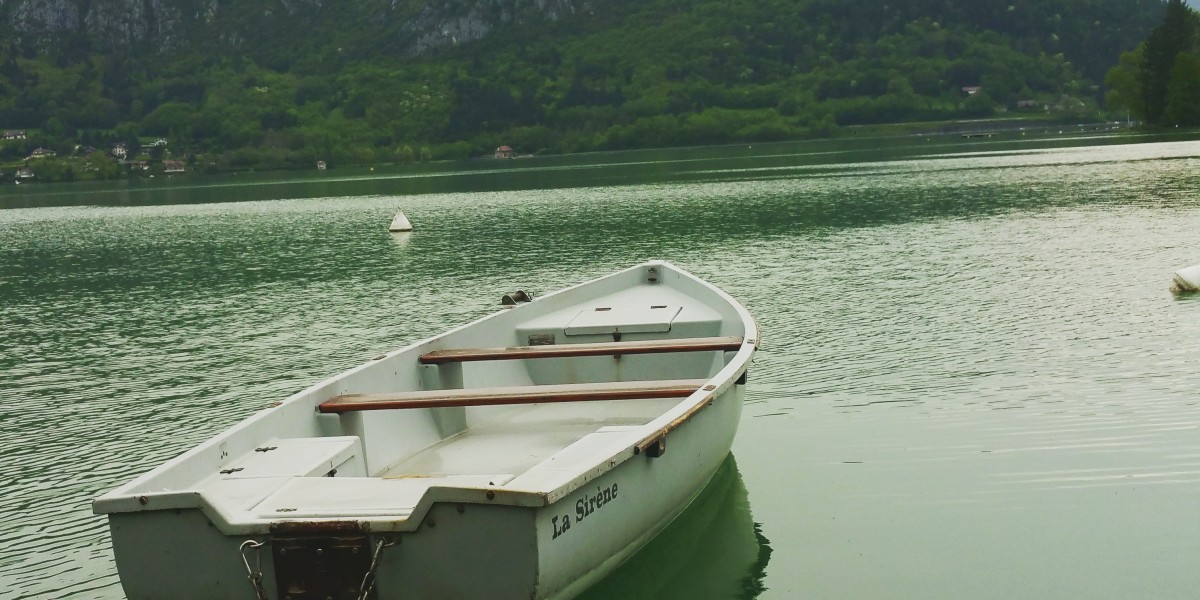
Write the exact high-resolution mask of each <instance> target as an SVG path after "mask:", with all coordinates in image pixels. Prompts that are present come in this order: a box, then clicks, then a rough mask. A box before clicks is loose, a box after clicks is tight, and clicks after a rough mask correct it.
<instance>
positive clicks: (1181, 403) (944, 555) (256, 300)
mask: <svg viewBox="0 0 1200 600" xmlns="http://www.w3.org/2000/svg"><path fill="white" fill-rule="evenodd" d="M0 207H5V209H3V210H0V400H2V405H3V409H2V410H0V448H3V457H4V460H3V461H0V482H2V483H0V599H2V600H15V599H18V598H39V599H41V598H85V599H89V598H99V599H119V598H123V595H122V593H121V589H120V585H119V582H118V580H117V576H116V572H115V567H114V564H113V562H112V558H111V553H110V549H109V542H108V537H107V524H106V522H105V520H104V519H103V518H102V517H96V516H93V515H92V514H91V510H90V502H91V500H92V498H94V497H95V496H97V495H98V494H100V493H102V492H103V491H106V490H108V489H110V488H112V487H114V486H115V485H117V484H119V483H122V482H124V481H127V480H128V479H130V478H132V477H134V476H135V475H137V474H139V473H142V472H144V471H146V470H148V469H150V468H151V467H153V466H155V465H157V464H158V463H160V462H162V461H164V460H166V459H168V458H171V457H173V456H175V455H177V454H179V453H181V452H183V451H184V450H186V449H187V448H189V447H191V446H192V445H194V444H196V443H198V442H200V441H202V440H204V439H206V438H208V437H210V436H211V435H213V434H214V433H216V432H218V431H220V430H222V429H224V428H226V427H228V426H229V425H232V424H234V423H236V422H238V421H239V420H241V419H242V418H244V417H245V416H247V415H249V414H251V413H252V412H254V411H255V410H257V409H259V408H260V407H261V406H263V405H264V404H266V403H268V402H271V401H274V400H278V399H281V398H282V397H284V396H286V395H288V394H290V393H292V392H294V391H297V390H299V389H301V388H303V387H306V386H307V385H309V384H311V383H313V382H315V381H317V380H319V379H322V378H324V377H326V376H328V375H331V374H334V373H336V372H339V371H341V370H343V369H345V368H348V367H351V366H354V365H357V364H359V363H362V362H364V361H366V360H368V359H369V358H371V357H373V356H377V355H379V354H381V353H383V352H384V351H387V350H391V349H394V348H397V347H399V346H402V345H405V344H407V343H410V342H412V341H415V340H418V339H420V338H423V337H427V336H429V335H433V334H435V333H437V332H440V331H442V330H443V329H445V328H446V327H448V326H450V325H455V324H459V323H462V322H464V321H466V320H468V319H473V318H476V317H479V316H482V315H484V314H487V313H489V312H491V311H493V310H495V309H496V305H497V303H498V300H499V298H500V296H501V295H502V294H504V293H506V292H511V291H513V290H516V289H526V290H530V291H532V292H533V293H534V295H535V296H536V295H539V294H541V293H544V292H548V291H552V290H555V289H558V288H561V287H564V286H566V285H569V284H574V283H578V282H581V281H584V280H586V279H590V278H592V277H595V276H599V275H601V274H605V273H608V272H610V271H613V270H616V269H619V268H623V267H626V266H630V265H632V264H635V263H637V262H640V261H643V260H646V259H650V258H662V259H666V260H670V261H672V262H675V263H676V264H679V265H680V266H682V267H684V268H686V269H688V270H690V271H692V272H693V273H695V274H697V275H699V276H701V277H704V278H706V279H708V280H710V281H712V282H713V283H715V284H717V285H718V286H720V287H722V288H723V289H725V290H726V291H728V292H729V293H731V294H732V295H733V296H735V297H737V298H738V299H740V300H741V301H742V302H743V303H744V304H745V305H746V306H747V307H748V308H749V309H750V311H751V312H752V313H753V314H754V315H755V316H756V318H757V319H758V320H759V325H760V327H761V330H762V334H763V339H764V342H763V344H762V348H761V351H760V352H759V354H758V356H757V357H756V359H755V363H754V366H753V367H752V369H751V372H750V379H749V382H750V385H749V388H748V398H749V400H748V401H749V404H748V405H747V407H746V410H745V411H744V414H743V420H742V423H741V425H740V429H739V432H738V437H737V440H736V442H735V444H734V450H733V457H732V458H731V459H730V460H729V461H728V462H727V463H726V465H725V466H724V467H723V468H722V470H721V471H720V472H719V474H718V476H717V477H716V478H715V479H714V482H713V484H712V485H711V486H710V488H709V489H708V490H706V492H705V493H704V494H703V495H702V497H701V498H699V499H698V500H697V502H696V503H695V504H693V506H692V507H691V508H690V509H689V510H688V511H687V512H686V513H685V514H684V515H683V516H682V517H681V518H680V520H679V521H677V522H676V523H675V524H673V525H672V527H671V528H670V529H669V530H668V531H667V532H666V533H665V534H664V535H662V536H660V537H659V538H658V539H656V540H655V541H654V542H653V543H652V545H651V546H649V547H647V548H646V549H645V550H644V551H643V552H642V553H640V554H639V555H638V556H636V557H635V558H634V559H632V560H631V561H630V562H629V563H627V564H626V565H625V566H624V567H623V568H622V569H621V570H619V571H618V572H617V573H615V574H614V575H613V576H611V577H609V578H608V579H607V580H605V581H604V582H602V583H601V584H599V586H598V587H597V588H595V589H593V590H592V591H590V592H589V593H588V594H587V597H588V598H589V599H591V600H597V599H600V598H646V599H649V598H655V599H663V598H681V599H683V598H688V599H691V598H716V599H733V598H763V599H785V598H895V599H914V600H916V599H922V600H924V599H929V598H996V599H1010V598H1045V599H1060V598H1061V599H1066V598H1090V599H1097V598H1114V599H1116V598H1119V599H1128V598H1155V599H1163V598H1195V597H1197V595H1198V594H1200V395H1198V394H1197V389H1198V388H1200V375H1198V373H1197V367H1196V365H1197V359H1198V358H1200V299H1196V298H1192V297H1187V296H1173V295H1172V294H1171V293H1169V291H1168V287H1169V284H1170V279H1171V275H1172V273H1173V272H1174V271H1175V270H1177V269H1179V268H1182V267H1186V266H1190V265H1193V264H1198V263H1200V244H1198V243H1197V239H1198V236H1200V143H1198V142H1191V141H1163V140H1157V139H1154V138H1137V137H1107V136H1104V135H1101V134H1097V137H1092V138H1085V137H1083V136H1080V135H1075V136H1074V137H1072V138H1070V139H1069V140H1066V141H1056V140H1040V141H1037V142H1032V141H1025V140H1022V139H997V140H984V141H972V143H966V142H964V141H962V140H958V139H942V140H931V141H926V140H924V139H921V138H906V139H904V140H888V141H884V140H854V141H851V142H822V143H812V144H784V145H770V146H755V147H742V148H716V149H696V150H688V151H660V152H643V153H626V154H613V155H592V156H583V157H564V158H547V159H529V160H516V161H505V162H503V163H497V162H494V161H479V162H475V163H470V164H467V165H453V166H445V165H434V166H426V167H414V168H409V169H400V168H393V169H385V168H383V167H381V168H380V169H379V171H378V172H371V171H368V170H366V169H361V170H345V171H330V172H329V174H328V175H326V176H324V177H322V178H312V177H307V176H306V177H298V178H296V179H294V180H285V181H279V180H278V179H271V178H270V177H267V176H261V175H254V174H243V175H238V176H230V177H227V178H225V179H199V180H187V179H185V180H171V181H158V182H146V183H142V184H123V185H120V186H110V187H108V188H100V187H94V186H85V185H74V186H58V187H51V186H21V189H19V190H18V189H15V188H14V187H11V186H9V187H6V188H5V189H4V191H3V192H0ZM398 208H400V209H403V210H404V211H405V213H406V214H407V215H408V217H409V218H410V219H411V220H412V222H413V223H414V225H415V226H416V231H415V232H413V233H411V234H404V235H393V234H389V233H387V231H386V227H387V224H388V223H389V221H390V220H391V217H392V215H393V214H394V212H395V211H396V210H397V209H398ZM251 597H252V594H251V590H250V586H249V585H247V595H246V598H247V599H249V598H251Z"/></svg>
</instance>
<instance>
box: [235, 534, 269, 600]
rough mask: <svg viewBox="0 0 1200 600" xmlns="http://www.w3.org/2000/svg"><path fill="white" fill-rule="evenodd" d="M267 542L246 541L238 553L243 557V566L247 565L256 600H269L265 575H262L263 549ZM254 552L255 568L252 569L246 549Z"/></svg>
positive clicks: (247, 575)
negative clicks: (265, 585)
mask: <svg viewBox="0 0 1200 600" xmlns="http://www.w3.org/2000/svg"><path fill="white" fill-rule="evenodd" d="M265 545H266V543H265V542H259V541H256V540H246V541H244V542H242V545H241V546H239V547H238V552H239V553H240V554H241V555H242V564H244V565H246V579H247V580H249V581H250V585H251V586H252V587H253V588H254V596H255V599H256V600H268V598H267V590H265V589H263V585H262V582H263V573H262V547H263V546H265ZM247 548H249V549H251V550H254V568H253V569H252V568H250V559H249V558H247V557H246V549H247Z"/></svg>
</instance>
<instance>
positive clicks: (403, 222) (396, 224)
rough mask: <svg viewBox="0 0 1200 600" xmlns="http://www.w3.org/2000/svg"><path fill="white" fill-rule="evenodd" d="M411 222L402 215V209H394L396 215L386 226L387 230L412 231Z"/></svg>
mask: <svg viewBox="0 0 1200 600" xmlns="http://www.w3.org/2000/svg"><path fill="white" fill-rule="evenodd" d="M412 228H413V227H412V223H409V222H408V217H406V216H404V212H403V211H396V216H395V217H392V224H391V226H389V227H388V231H392V232H395V231H412Z"/></svg>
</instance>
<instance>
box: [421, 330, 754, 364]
mask: <svg viewBox="0 0 1200 600" xmlns="http://www.w3.org/2000/svg"><path fill="white" fill-rule="evenodd" d="M741 347H742V338H740V337H736V336H729V337H702V338H680V339H666V340H643V341H636V342H599V343H594V344H548V345H545V346H512V347H509V348H455V349H451V350H434V351H433V352H429V353H426V354H423V355H421V358H420V360H421V363H422V364H427V365H437V364H445V363H456V362H471V361H479V360H518V359H525V358H564V357H575V356H610V355H611V356H619V355H622V354H658V353H664V352H705V351H711V350H737V349H739V348H741Z"/></svg>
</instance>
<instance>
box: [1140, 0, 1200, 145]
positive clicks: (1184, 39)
mask: <svg viewBox="0 0 1200 600" xmlns="http://www.w3.org/2000/svg"><path fill="white" fill-rule="evenodd" d="M1195 38H1196V16H1195V13H1193V12H1192V10H1191V9H1190V8H1188V7H1187V6H1186V5H1185V4H1184V3H1183V0H1169V1H1168V2H1167V14H1166V16H1165V17H1164V20H1163V24H1162V25H1160V26H1158V27H1157V28H1155V29H1154V31H1152V32H1150V36H1149V37H1147V38H1146V42H1145V47H1144V48H1143V50H1142V65H1141V68H1142V86H1141V91H1142V96H1143V99H1142V102H1143V104H1144V106H1145V116H1146V120H1147V121H1149V122H1150V123H1151V124H1159V123H1161V122H1162V120H1163V117H1164V116H1165V113H1166V109H1167V90H1168V88H1170V86H1171V75H1172V71H1173V69H1174V67H1175V60H1176V58H1177V57H1178V56H1179V55H1180V54H1181V53H1183V52H1186V51H1188V50H1190V49H1191V48H1192V47H1193V46H1194V45H1195V41H1196V39H1195Z"/></svg>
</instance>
